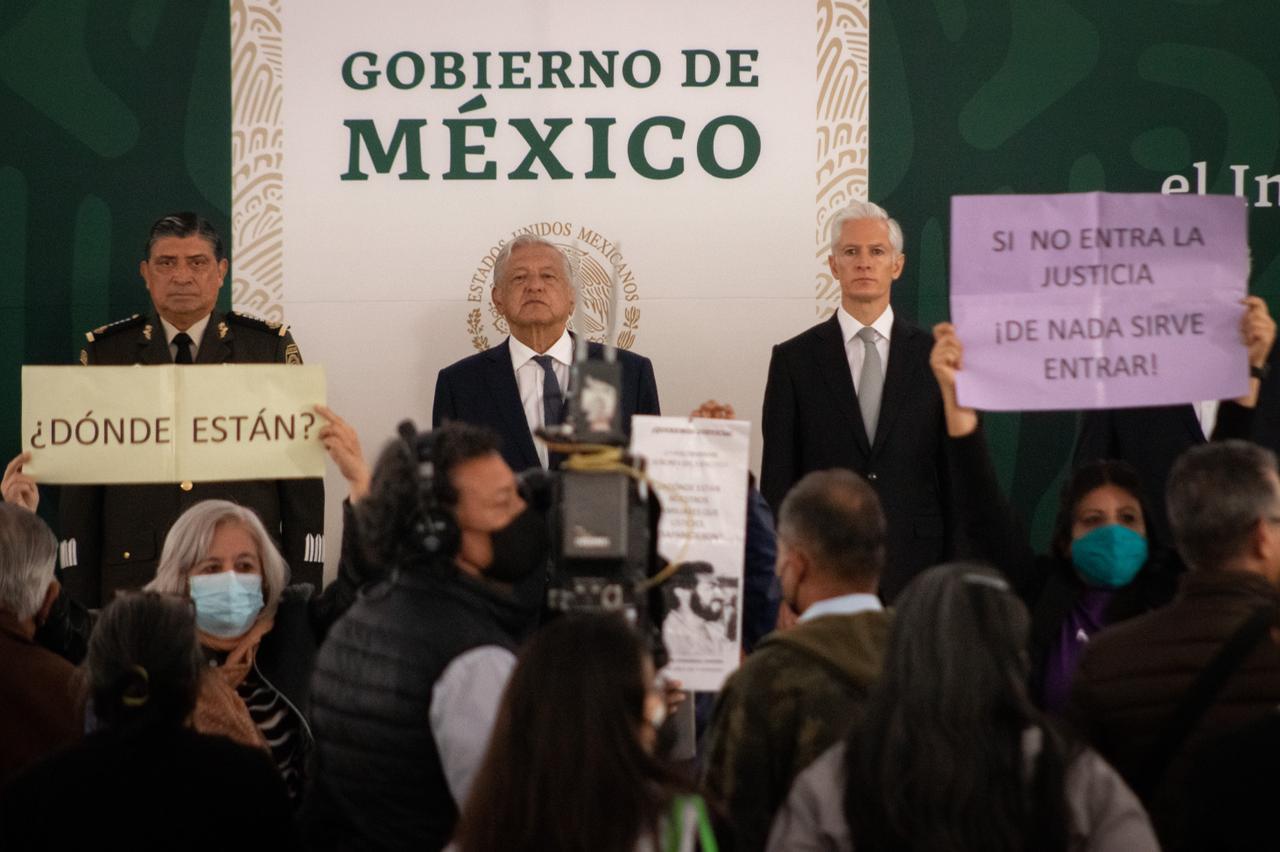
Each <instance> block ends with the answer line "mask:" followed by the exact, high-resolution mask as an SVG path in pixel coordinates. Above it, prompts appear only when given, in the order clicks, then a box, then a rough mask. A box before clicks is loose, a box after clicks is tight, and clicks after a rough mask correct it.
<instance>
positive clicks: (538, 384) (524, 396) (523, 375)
mask: <svg viewBox="0 0 1280 852" xmlns="http://www.w3.org/2000/svg"><path fill="white" fill-rule="evenodd" d="M507 340H509V341H510V346H509V348H510V349H511V369H512V370H514V371H515V374H516V387H518V388H519V389H520V406H521V407H522V408H523V409H524V419H525V422H527V423H528V424H529V434H530V435H532V434H533V433H534V432H535V431H536V430H538V429H540V428H541V427H542V426H544V425H545V424H544V423H543V422H542V380H543V377H544V375H545V374H544V373H543V372H542V367H540V366H538V362H537V361H534V360H533V357H534V356H535V355H543V354H545V355H550V356H551V360H552V363H551V369H552V371H554V372H555V374H556V381H558V382H559V383H560V392H561V393H562V394H565V395H566V396H567V395H568V393H569V365H570V364H572V363H573V338H572V337H570V336H569V330H568V329H565V331H564V334H561V335H560V339H559V340H557V341H556V342H555V343H553V344H551V348H550V349H548V350H547V351H546V352H545V353H543V352H534V351H533V350H532V349H530V348H529V347H528V346H525V345H524V344H523V343H521V342H520V341H519V340H516V339H515V336H514V335H513V336H510V337H508V338H507ZM533 445H534V448H535V449H536V450H537V451H538V461H539V462H541V463H542V466H543V467H547V466H548V454H547V445H546V444H544V443H542V442H541V441H539V440H537V439H536V438H535V439H534V442H533Z"/></svg>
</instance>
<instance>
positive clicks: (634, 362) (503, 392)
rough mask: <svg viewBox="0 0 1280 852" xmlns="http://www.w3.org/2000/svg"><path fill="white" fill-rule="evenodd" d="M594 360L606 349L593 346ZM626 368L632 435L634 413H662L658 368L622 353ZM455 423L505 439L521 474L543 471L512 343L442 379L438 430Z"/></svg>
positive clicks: (626, 420)
mask: <svg viewBox="0 0 1280 852" xmlns="http://www.w3.org/2000/svg"><path fill="white" fill-rule="evenodd" d="M587 351H588V354H589V355H590V356H591V357H592V358H599V357H601V355H602V353H603V351H604V347H603V346H602V345H601V344H599V343H588V344H587ZM618 362H619V363H620V364H622V428H623V430H625V431H626V433H627V434H628V435H630V434H631V416H632V415H633V414H661V413H662V412H661V411H659V410H658V385H657V382H656V381H655V380H654V378H653V364H652V363H651V362H650V361H649V359H648V358H645V357H644V356H642V355H636V354H635V353H634V352H627V351H625V350H622V349H619V350H618ZM449 420H460V421H462V422H464V423H471V424H473V425H476V426H487V427H489V428H490V429H492V430H494V431H495V432H497V433H498V435H500V436H501V437H502V457H503V458H504V459H506V461H507V464H508V465H510V466H511V469H512V470H514V471H515V472H516V473H520V472H521V471H524V470H528V469H529V468H532V467H538V466H539V462H538V451H537V450H536V449H535V448H534V444H533V435H532V434H530V432H529V423H528V421H527V420H525V416H524V407H523V406H521V405H520V389H519V387H518V386H517V385H516V374H515V371H514V370H512V369H511V347H510V345H509V341H508V340H504V341H502V343H500V344H498V345H497V346H494V347H493V348H491V349H486V350H485V351H483V352H478V353H476V354H475V355H472V356H470V357H467V358H463V359H462V360H461V361H457V362H455V363H453V364H450V365H449V366H448V367H445V368H444V369H443V370H441V371H440V375H439V376H437V377H436V398H435V404H434V405H433V406H432V409H431V425H432V428H435V427H438V426H440V425H441V424H442V423H445V422H446V421H449Z"/></svg>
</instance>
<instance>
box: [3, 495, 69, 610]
mask: <svg viewBox="0 0 1280 852" xmlns="http://www.w3.org/2000/svg"><path fill="white" fill-rule="evenodd" d="M57 553H58V540H57V539H56V538H54V537H53V532H52V531H51V530H50V529H49V527H48V526H47V525H46V524H45V522H44V521H42V520H40V516H39V515H37V514H35V513H34V512H28V511H27V510H26V509H23V508H21V507H19V506H15V505H13V504H12V503H0V610H4V611H5V612H7V613H9V614H10V615H13V616H14V617H15V618H17V619H18V621H26V620H27V619H29V618H31V617H33V616H34V615H35V614H36V613H37V612H39V611H40V605H41V604H43V603H44V596H45V594H46V593H47V592H48V591H49V584H50V583H52V582H53V563H54V557H56V556H57Z"/></svg>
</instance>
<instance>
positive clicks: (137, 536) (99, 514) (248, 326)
mask: <svg viewBox="0 0 1280 852" xmlns="http://www.w3.org/2000/svg"><path fill="white" fill-rule="evenodd" d="M85 337H86V338H87V343H86V345H85V347H84V349H82V350H81V352H80V363H82V364H85V365H87V366H92V365H95V364H104V365H125V364H170V363H172V362H173V358H172V356H171V354H170V351H169V344H168V342H167V341H166V340H165V336H164V329H163V327H162V326H161V325H160V320H159V318H157V317H156V316H155V315H154V314H153V315H151V316H143V315H135V316H133V317H130V318H129V319H126V320H121V321H120V322H116V323H112V324H111V325H107V326H103V327H102V328H99V329H95V330H94V331H91V332H89V333H88V334H86V335H85ZM195 363H197V364H253V363H268V364H270V363H275V364H301V363H302V357H301V355H300V354H299V352H298V346H297V344H295V343H294V342H293V337H292V336H291V335H290V334H289V330H288V328H287V327H285V326H282V325H280V324H279V323H271V322H267V321H265V320H261V319H257V318H255V317H251V316H246V315H244V314H238V313H235V312H234V311H233V312H230V313H226V314H223V313H219V312H217V311H214V313H213V315H212V316H211V317H210V318H209V323H208V325H207V326H206V327H205V331H204V336H203V337H202V338H201V340H200V346H199V349H198V351H197V353H196V358H195ZM210 499H222V500H231V501H233V502H235V503H239V504H240V505H242V506H248V507H249V508H251V509H253V510H254V511H255V512H257V513H258V517H259V518H261V519H262V523H263V524H264V525H265V526H266V528H267V531H268V532H269V533H270V534H271V536H272V537H273V538H274V539H275V540H276V543H277V544H279V545H280V549H281V552H282V553H283V554H284V557H285V560H286V561H287V562H288V563H289V567H290V570H291V572H292V577H293V581H294V582H308V583H313V584H315V585H316V587H317V588H319V585H320V579H321V573H322V571H323V567H324V482H323V480H320V479H281V480H253V481H245V482H199V483H191V482H183V483H180V484H178V483H174V484H164V485H106V486H72V487H67V488H64V489H63V493H62V503H61V516H62V518H61V521H62V522H61V528H62V529H61V532H62V541H61V544H60V546H59V557H60V558H59V561H60V563H61V565H62V568H63V572H62V574H63V577H62V580H63V584H64V586H65V587H66V590H67V591H68V592H69V593H70V595H71V596H72V597H73V598H74V599H75V600H77V601H79V602H80V603H82V604H84V605H86V606H91V607H93V606H100V605H102V604H105V603H106V602H107V601H108V600H110V597H111V595H112V594H113V593H114V592H115V591H116V590H117V589H134V588H138V587H139V586H142V585H144V584H146V583H147V582H148V581H150V580H151V578H152V577H154V576H155V571H156V564H157V562H158V560H159V558H160V549H161V547H162V546H163V544H164V538H165V536H166V535H167V534H168V532H169V527H170V526H172V525H173V522H174V521H175V520H177V518H178V516H179V515H180V514H182V512H183V511H185V510H186V509H187V508H188V507H190V506H191V505H193V504H195V503H198V502H200V501H201V500H210Z"/></svg>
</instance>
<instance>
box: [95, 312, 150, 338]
mask: <svg viewBox="0 0 1280 852" xmlns="http://www.w3.org/2000/svg"><path fill="white" fill-rule="evenodd" d="M146 321H147V318H146V317H144V316H143V315H142V314H134V315H133V316H131V317H125V318H124V319H122V320H116V321H115V322H109V323H107V324H106V325H100V326H98V327H97V328H95V329H94V330H93V331H86V332H85V333H84V337H85V340H88V341H89V342H90V343H92V342H93V341H94V340H96V339H98V338H99V337H109V336H111V335H113V334H116V333H117V332H121V331H124V330H125V329H126V328H134V327H135V326H139V325H142V324H143V323H144V322H146Z"/></svg>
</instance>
